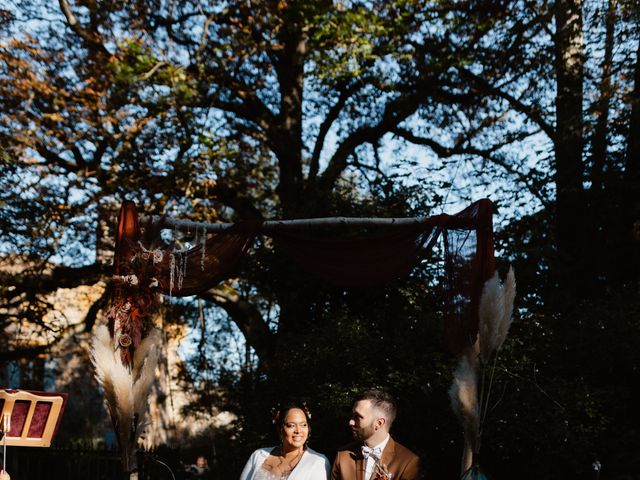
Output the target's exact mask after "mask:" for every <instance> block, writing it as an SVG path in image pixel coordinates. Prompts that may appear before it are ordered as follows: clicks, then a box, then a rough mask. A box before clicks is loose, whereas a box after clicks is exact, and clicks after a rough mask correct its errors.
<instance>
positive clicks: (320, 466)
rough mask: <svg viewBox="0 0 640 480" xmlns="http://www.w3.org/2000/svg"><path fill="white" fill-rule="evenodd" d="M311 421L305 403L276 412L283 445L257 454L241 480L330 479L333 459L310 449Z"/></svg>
mask: <svg viewBox="0 0 640 480" xmlns="http://www.w3.org/2000/svg"><path fill="white" fill-rule="evenodd" d="M310 418H311V415H310V413H309V409H308V408H307V405H306V404H305V403H302V404H298V403H290V404H287V405H286V406H285V407H284V408H282V409H278V410H276V412H275V414H274V418H273V423H274V424H275V425H276V431H277V432H278V435H279V437H280V445H278V446H276V447H270V448H260V449H258V450H256V451H255V452H253V453H252V454H251V457H249V460H248V461H247V464H246V465H245V466H244V470H242V474H241V475H240V480H327V479H328V478H329V469H330V465H329V460H328V459H327V457H325V456H324V455H322V454H320V453H318V452H315V451H313V450H312V449H310V448H308V447H307V442H308V440H309V432H310V430H311V429H310V427H309V419H310Z"/></svg>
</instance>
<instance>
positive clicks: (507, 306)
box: [497, 267, 516, 349]
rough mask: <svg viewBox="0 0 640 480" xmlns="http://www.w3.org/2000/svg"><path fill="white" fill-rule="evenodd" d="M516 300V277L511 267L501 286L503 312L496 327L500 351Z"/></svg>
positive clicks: (509, 325) (511, 319) (507, 331)
mask: <svg viewBox="0 0 640 480" xmlns="http://www.w3.org/2000/svg"><path fill="white" fill-rule="evenodd" d="M515 298H516V275H515V273H514V272H513V267H509V272H508V273H507V278H506V280H505V282H504V286H503V310H502V315H501V317H500V325H499V326H498V345H497V348H498V349H500V347H502V344H503V343H504V341H505V340H506V338H507V335H508V334H509V328H510V327H511V322H512V321H513V302H514V300H515Z"/></svg>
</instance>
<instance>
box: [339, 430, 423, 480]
mask: <svg viewBox="0 0 640 480" xmlns="http://www.w3.org/2000/svg"><path fill="white" fill-rule="evenodd" d="M361 447H362V443H361V442H354V443H350V444H349V445H347V446H346V447H343V448H341V449H339V450H338V453H337V455H336V459H335V461H334V462H333V468H332V469H331V480H368V479H366V478H364V469H365V462H364V458H363V457H362V451H361ZM380 463H381V464H384V465H385V466H386V468H387V471H388V472H389V473H391V474H393V477H392V480H418V479H419V478H420V459H419V458H418V456H417V455H415V454H414V453H413V452H412V451H411V450H409V449H408V448H406V447H403V446H402V445H400V444H399V443H398V442H396V441H394V440H393V438H390V439H389V442H387V446H386V447H385V448H384V450H383V451H382V457H381V458H380ZM376 478H377V477H376V473H375V470H374V474H373V475H372V477H371V480H375V479H376Z"/></svg>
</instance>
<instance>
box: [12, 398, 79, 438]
mask: <svg viewBox="0 0 640 480" xmlns="http://www.w3.org/2000/svg"><path fill="white" fill-rule="evenodd" d="M67 396H68V394H67V393H50V392H36V391H31V390H2V389H0V419H2V425H0V430H2V431H3V434H4V435H6V439H5V438H3V439H2V442H1V443H2V444H4V442H5V440H6V445H7V446H10V447H11V446H13V447H50V446H51V442H52V440H53V437H54V436H55V433H56V430H57V429H58V425H59V424H60V419H61V418H62V413H63V411H64V407H65V405H66V403H67ZM5 430H6V431H5Z"/></svg>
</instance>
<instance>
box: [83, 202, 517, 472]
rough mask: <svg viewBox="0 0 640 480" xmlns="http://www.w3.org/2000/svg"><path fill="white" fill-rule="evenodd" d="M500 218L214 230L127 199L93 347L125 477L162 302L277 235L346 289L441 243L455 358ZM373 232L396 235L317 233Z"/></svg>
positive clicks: (388, 273) (491, 261)
mask: <svg viewBox="0 0 640 480" xmlns="http://www.w3.org/2000/svg"><path fill="white" fill-rule="evenodd" d="M492 214H493V204H492V203H491V201H490V200H488V199H482V200H478V201H476V202H474V203H472V204H471V205H469V206H468V207H467V208H465V209H464V210H462V211H460V212H459V213H456V214H453V215H448V214H440V215H434V216H426V217H414V218H345V217H337V218H335V217H332V218H316V219H298V220H277V221H263V222H256V221H251V222H239V223H236V224H206V223H199V222H191V221H181V220H176V219H172V218H167V217H153V216H139V213H138V211H137V208H136V205H135V203H134V202H131V201H124V202H123V204H122V207H121V209H120V214H119V218H118V225H117V233H116V245H115V258H114V276H113V281H114V284H115V288H114V290H113V294H112V298H111V304H110V307H109V310H108V312H107V318H108V326H103V327H98V328H97V330H96V334H95V336H94V339H93V342H92V360H93V363H94V365H95V367H96V377H97V378H98V381H99V382H100V383H101V385H102V386H103V388H104V390H105V398H106V402H107V406H108V409H109V413H110V416H111V419H112V422H113V426H114V429H115V431H116V434H117V437H118V441H119V445H120V450H121V454H122V463H123V469H124V471H125V472H135V471H136V460H135V444H136V440H137V438H138V437H139V435H140V433H141V430H142V428H143V421H142V419H143V418H144V416H145V413H146V409H147V397H148V393H149V390H150V388H151V385H152V383H153V380H154V375H155V367H156V364H157V361H158V357H159V350H160V346H161V335H160V334H159V332H158V331H157V329H156V328H155V327H154V325H153V315H154V312H155V310H157V308H158V307H159V296H160V295H163V294H164V295H170V296H174V297H183V296H191V295H196V294H198V293H200V292H203V291H205V290H207V289H209V288H211V287H213V286H215V285H216V284H218V283H219V282H221V281H223V280H225V279H227V278H230V277H231V276H232V275H233V274H234V273H236V268H237V266H238V262H239V261H240V260H241V259H242V257H243V256H244V255H245V254H246V253H247V252H248V251H249V250H250V249H251V247H252V245H253V241H254V239H255V237H256V236H257V235H264V236H269V237H271V238H272V240H273V241H274V242H275V243H276V244H277V245H278V250H279V251H280V252H283V253H284V254H285V255H287V256H288V257H289V258H290V259H291V260H292V261H294V262H296V263H297V264H298V265H299V266H300V268H301V269H302V270H303V271H305V272H307V273H309V274H310V275H314V276H316V277H319V278H321V279H323V280H324V281H327V282H329V283H331V284H334V285H336V286H340V287H370V286H374V285H380V284H384V283H386V282H388V281H390V280H392V279H394V278H398V277H401V276H403V275H407V274H408V273H409V272H410V271H411V270H412V269H413V268H415V267H416V266H418V265H419V264H421V263H424V262H426V261H428V258H429V253H430V252H431V250H432V249H433V246H434V245H435V243H436V242H437V241H438V240H439V239H440V238H442V240H443V245H444V248H443V250H442V251H443V258H441V259H438V261H441V262H442V263H443V265H444V272H445V285H444V291H445V298H444V299H443V301H444V305H445V310H444V311H445V318H446V319H445V325H444V335H445V341H446V345H447V348H448V349H449V350H450V351H451V352H452V353H454V354H457V355H463V353H464V352H465V351H468V350H469V349H470V348H471V347H472V346H473V345H474V344H476V340H477V338H478V333H479V322H480V317H479V311H480V308H479V307H480V302H481V296H482V292H483V287H484V285H485V283H486V282H487V281H488V280H490V279H491V278H493V277H494V274H495V258H494V246H493V223H492ZM373 225H377V226H388V227H392V228H388V229H385V232H386V233H384V234H375V235H366V236H360V237H351V236H350V237H348V238H344V236H341V235H339V234H336V235H335V236H327V234H326V229H323V234H322V235H315V234H314V233H313V229H314V228H315V227H319V226H322V227H327V226H338V227H340V226H351V227H366V226H373ZM165 228H172V229H181V230H182V229H184V230H187V229H188V230H189V231H190V232H195V234H196V239H197V240H196V242H195V243H196V244H195V245H194V246H193V247H191V248H188V249H185V250H176V249H174V248H173V247H167V246H166V245H165V244H164V243H163V242H162V241H161V239H160V231H161V230H162V229H165ZM509 316H510V313H509ZM114 352H115V353H114ZM465 438H466V437H465ZM467 447H469V446H467ZM467 463H468V460H467Z"/></svg>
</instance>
